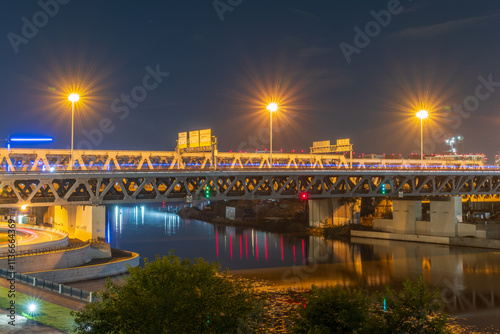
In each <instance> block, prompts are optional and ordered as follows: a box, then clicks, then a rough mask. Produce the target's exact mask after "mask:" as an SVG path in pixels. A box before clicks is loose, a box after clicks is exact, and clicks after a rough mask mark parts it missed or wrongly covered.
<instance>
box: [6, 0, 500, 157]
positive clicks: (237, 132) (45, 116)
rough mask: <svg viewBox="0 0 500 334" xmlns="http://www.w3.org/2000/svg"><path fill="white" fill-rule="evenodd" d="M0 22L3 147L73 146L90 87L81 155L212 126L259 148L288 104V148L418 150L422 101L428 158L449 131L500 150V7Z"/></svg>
mask: <svg viewBox="0 0 500 334" xmlns="http://www.w3.org/2000/svg"><path fill="white" fill-rule="evenodd" d="M55 4H57V6H56V5H55ZM215 6H217V8H218V9H216V8H215ZM43 7H45V9H43ZM0 16H1V20H0V29H1V31H2V33H3V36H4V37H3V39H2V42H1V44H0V59H1V60H2V62H1V63H0V64H1V65H0V101H1V102H0V103H1V104H0V107H1V120H2V121H1V122H0V137H2V138H6V137H8V136H9V135H12V134H39V135H48V136H53V137H54V142H53V144H51V146H50V147H53V148H67V147H69V144H70V129H71V127H70V126H71V108H70V105H69V104H68V103H67V102H66V101H65V98H64V96H65V94H66V92H67V91H68V90H69V89H70V87H71V86H79V87H81V88H84V92H83V97H82V101H81V102H79V103H78V104H77V111H76V117H75V147H77V146H80V147H82V148H89V147H90V148H94V149H145V150H173V149H174V147H175V141H176V138H177V133H178V132H180V131H189V130H197V129H204V128H211V129H212V131H213V134H215V135H217V136H218V137H219V142H220V149H221V150H238V149H242V150H248V151H250V150H255V148H258V149H261V148H264V147H268V146H269V143H268V131H269V130H268V123H269V115H268V113H266V112H265V104H266V102H268V101H270V100H274V99H277V100H279V102H280V111H281V112H280V113H279V114H278V115H276V116H275V118H274V123H273V125H274V127H275V132H274V137H273V141H274V149H275V150H278V149H280V148H283V149H284V150H291V149H296V150H305V151H306V152H307V151H308V150H309V147H310V146H312V142H313V141H316V140H332V141H333V140H335V139H339V138H351V140H352V142H353V143H354V149H355V151H356V153H357V154H359V153H361V152H363V153H365V154H366V153H397V154H398V153H402V154H403V155H407V154H410V153H411V152H417V151H419V143H420V141H419V139H420V137H419V132H420V123H419V122H417V121H416V118H415V116H414V112H415V111H417V109H420V108H423V107H425V108H427V109H429V111H430V114H431V119H429V120H428V121H425V123H424V127H425V133H424V139H426V153H428V154H429V153H440V152H442V151H443V149H444V148H445V147H444V145H443V144H442V142H443V139H444V137H445V136H447V135H462V136H464V137H465V145H464V146H465V150H466V151H467V152H481V153H486V154H488V155H489V156H490V157H492V156H493V155H494V154H496V153H497V152H498V151H499V149H500V134H499V131H498V128H499V125H500V117H499V116H500V115H499V113H498V105H499V104H500V63H499V61H498V59H500V57H499V56H500V55H499V50H500V48H499V47H498V40H499V37H500V21H499V18H500V3H499V2H498V1H494V0H479V1H467V0H453V1H452V0H413V1H411V0H401V1H396V0H389V1H387V0H384V1H378V0H377V1H356V0H349V1H347V0H343V1H319V0H316V1H296V0H287V1H263V0H252V1H250V0H220V1H210V0H207V1H194V0H184V1H175V2H174V1H124V0H122V1H118V0H116V1H102V0H101V1H96V0H86V1H81V0H71V1H69V0H59V1H56V0H42V1H40V2H37V1H17V0H9V1H2V2H1V3H0ZM375 16H377V17H378V21H377V19H376V18H375ZM221 18H222V19H223V20H221ZM33 28H34V29H33ZM360 31H361V33H359V32H360ZM151 73H153V75H152V74H151ZM497 82H498V83H497ZM266 95H267V96H266ZM99 127H100V129H99ZM490 162H492V161H491V159H490Z"/></svg>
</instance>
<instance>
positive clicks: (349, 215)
mask: <svg viewBox="0 0 500 334" xmlns="http://www.w3.org/2000/svg"><path fill="white" fill-rule="evenodd" d="M308 204H309V226H311V227H314V226H320V225H321V223H322V222H326V223H327V224H329V225H339V226H343V225H346V224H359V217H360V209H361V200H358V199H355V200H354V201H353V202H350V203H345V204H339V199H338V198H320V199H310V200H309V201H308Z"/></svg>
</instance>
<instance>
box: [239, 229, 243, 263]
mask: <svg viewBox="0 0 500 334" xmlns="http://www.w3.org/2000/svg"><path fill="white" fill-rule="evenodd" d="M240 259H243V244H242V243H241V234H240Z"/></svg>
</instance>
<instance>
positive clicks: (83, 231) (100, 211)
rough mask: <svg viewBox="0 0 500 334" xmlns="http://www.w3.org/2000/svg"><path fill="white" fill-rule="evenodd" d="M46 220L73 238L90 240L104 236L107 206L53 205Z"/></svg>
mask: <svg viewBox="0 0 500 334" xmlns="http://www.w3.org/2000/svg"><path fill="white" fill-rule="evenodd" d="M44 220H45V221H46V222H48V223H52V224H53V226H54V227H55V228H57V229H59V230H63V231H65V232H67V233H68V235H69V237H70V238H72V239H73V238H75V239H80V240H82V241H88V240H91V239H97V238H104V237H105V226H106V207H105V206H103V205H96V206H90V205H62V206H51V207H49V209H48V211H47V215H46V217H45V218H44Z"/></svg>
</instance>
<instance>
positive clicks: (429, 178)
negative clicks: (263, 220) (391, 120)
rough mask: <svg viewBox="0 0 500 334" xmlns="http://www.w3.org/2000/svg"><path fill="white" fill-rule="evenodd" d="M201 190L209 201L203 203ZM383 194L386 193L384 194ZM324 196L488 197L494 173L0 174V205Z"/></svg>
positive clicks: (499, 182) (498, 176) (498, 188)
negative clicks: (190, 198)
mask: <svg viewBox="0 0 500 334" xmlns="http://www.w3.org/2000/svg"><path fill="white" fill-rule="evenodd" d="M207 188H208V193H209V197H208V198H206V192H207ZM384 188H385V190H384ZM301 192H307V193H308V197H309V199H315V198H327V197H381V196H387V197H401V196H403V197H419V198H426V197H431V196H451V195H461V196H478V195H480V196H488V197H497V195H498V194H500V173H498V172H493V171H459V170H457V171H450V170H448V171H439V170H433V171H422V170H420V171H418V170H414V171H411V170H406V171H405V170H398V169H394V170H389V169H386V170H374V171H370V170H349V169H346V170H339V169H330V170H318V169H316V170H314V169H309V170H290V169H287V170H276V171H269V170H267V171H266V170H231V171H209V170H205V171H202V170H198V171H170V172H169V171H154V170H153V171H143V172H139V171H119V172H116V171H115V172H103V171H99V172H97V171H80V172H66V173H61V172H55V173H50V172H43V173H40V172H27V173H22V172H15V173H2V174H0V207H13V206H19V205H24V204H27V205H29V206H51V205H67V204H83V205H92V204H116V203H141V202H143V203H147V202H162V201H165V202H184V201H185V200H186V197H187V196H193V199H194V200H200V199H210V200H227V199H269V198H275V199H279V198H299V196H300V193H301Z"/></svg>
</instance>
